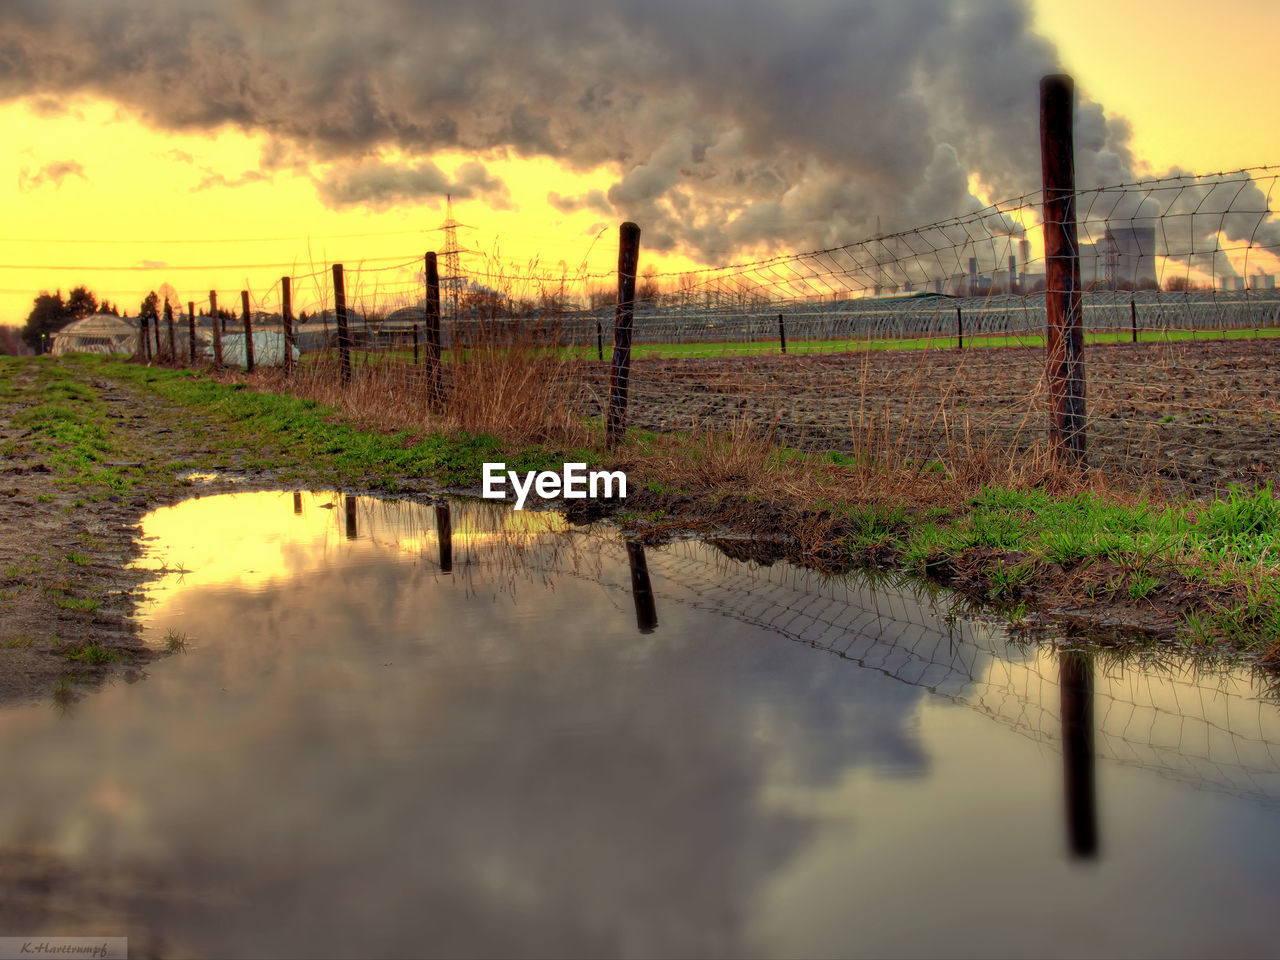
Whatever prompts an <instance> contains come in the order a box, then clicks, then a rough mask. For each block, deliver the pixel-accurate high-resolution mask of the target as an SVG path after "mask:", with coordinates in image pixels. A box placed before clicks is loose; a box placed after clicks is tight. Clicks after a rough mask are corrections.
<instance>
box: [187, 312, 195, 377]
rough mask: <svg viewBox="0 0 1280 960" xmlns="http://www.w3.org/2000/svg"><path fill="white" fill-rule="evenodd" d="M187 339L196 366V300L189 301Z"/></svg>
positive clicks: (188, 352)
mask: <svg viewBox="0 0 1280 960" xmlns="http://www.w3.org/2000/svg"><path fill="white" fill-rule="evenodd" d="M187 341H188V342H187V354H188V356H189V357H190V359H191V365H192V366H193V367H194V366H195V364H196V302H195V301H194V300H188V301H187Z"/></svg>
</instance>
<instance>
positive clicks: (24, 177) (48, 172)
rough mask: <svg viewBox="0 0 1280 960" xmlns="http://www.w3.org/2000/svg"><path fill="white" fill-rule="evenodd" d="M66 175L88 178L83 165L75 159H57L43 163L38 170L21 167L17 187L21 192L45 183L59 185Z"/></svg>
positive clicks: (82, 178)
mask: <svg viewBox="0 0 1280 960" xmlns="http://www.w3.org/2000/svg"><path fill="white" fill-rule="evenodd" d="M67 177H79V178H80V179H81V180H88V179H89V178H88V177H87V176H85V172H84V167H82V166H81V165H80V164H79V163H77V162H76V161H75V160H57V161H55V162H53V163H48V164H45V165H44V166H43V167H41V168H40V169H38V170H32V169H31V168H30V167H23V168H22V169H21V170H19V171H18V189H20V190H22V191H23V192H29V191H31V190H35V189H36V188H37V187H42V186H44V185H45V184H52V185H53V186H55V187H60V186H62V181H63V180H65V179H67Z"/></svg>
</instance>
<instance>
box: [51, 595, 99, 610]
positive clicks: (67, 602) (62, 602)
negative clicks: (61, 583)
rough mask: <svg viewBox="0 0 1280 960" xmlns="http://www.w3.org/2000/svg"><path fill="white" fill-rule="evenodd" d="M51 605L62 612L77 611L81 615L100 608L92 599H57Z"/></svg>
mask: <svg viewBox="0 0 1280 960" xmlns="http://www.w3.org/2000/svg"><path fill="white" fill-rule="evenodd" d="M53 604H54V606H56V607H61V608H62V609H63V610H79V611H80V612H81V613H92V612H93V611H94V610H97V609H98V607H100V606H101V604H100V603H99V602H98V601H97V600H95V599H93V597H58V598H57V599H55V600H54V601H53Z"/></svg>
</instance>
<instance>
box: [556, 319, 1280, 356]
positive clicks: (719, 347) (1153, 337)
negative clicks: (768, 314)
mask: <svg viewBox="0 0 1280 960" xmlns="http://www.w3.org/2000/svg"><path fill="white" fill-rule="evenodd" d="M1255 337H1280V328H1270V327H1268V328H1264V329H1259V330H1253V329H1248V330H1234V329H1233V330H1139V331H1138V342H1139V343H1176V342H1181V341H1184V340H1243V339H1250V340H1251V339H1254V338H1255ZM1131 340H1132V334H1131V333H1130V332H1129V331H1119V332H1110V331H1108V332H1105V333H1086V334H1085V343H1098V344H1103V343H1129V342H1130V341H1131ZM958 346H959V340H958V339H957V338H956V337H941V336H938V337H904V338H893V337H886V338H880V339H870V338H866V337H858V338H846V339H839V340H796V339H792V337H791V336H790V335H788V336H787V355H788V356H790V355H791V354H797V355H803V354H813V353H856V352H866V351H872V352H879V351H886V350H888V351H892V350H954V349H956V348H957V347H958ZM1043 346H1044V337H1042V336H1036V335H1032V334H1007V335H997V334H982V335H979V336H966V337H965V338H964V347H965V349H966V350H968V349H998V348H1002V347H1043ZM564 349H565V350H567V351H569V353H570V354H571V355H572V356H575V357H577V358H579V359H583V360H594V359H596V350H595V347H594V346H592V347H590V348H588V347H566V348H564ZM780 353H781V349H780V347H779V344H778V341H777V340H775V339H769V340H757V341H753V342H739V341H716V342H709V343H669V344H668V343H637V344H633V345H632V347H631V356H632V357H633V358H635V359H638V360H644V359H655V358H670V359H680V358H684V359H689V360H697V359H706V358H710V357H751V356H763V355H770V354H780ZM608 359H609V350H608V344H606V350H605V360H606V361H607V360H608Z"/></svg>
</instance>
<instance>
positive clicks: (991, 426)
mask: <svg viewBox="0 0 1280 960" xmlns="http://www.w3.org/2000/svg"><path fill="white" fill-rule="evenodd" d="M1044 369H1045V362H1044V351H1043V349H1042V348H1039V347H1035V348H1031V347H1028V348H1002V349H969V350H964V351H960V350H930V351H909V350H903V351H874V352H861V353H845V354H791V355H788V356H780V355H771V356H757V357H723V358H712V359H701V360H687V359H680V360H675V359H665V360H639V361H636V362H635V364H634V366H633V369H632V374H631V399H630V403H629V405H628V415H629V419H630V423H631V425H633V426H637V427H642V428H646V429H651V430H670V429H688V428H689V427H691V426H696V425H701V424H708V425H713V426H717V427H725V426H727V425H732V424H737V423H743V422H747V423H752V424H754V425H756V426H762V427H771V428H773V429H775V430H776V431H777V435H778V437H779V439H780V440H781V441H782V442H784V443H786V444H788V445H790V446H795V447H799V448H802V449H811V450H814V449H816V450H839V451H842V452H844V453H848V454H856V453H859V452H862V451H863V450H866V449H873V450H874V449H880V450H886V449H888V450H894V451H896V453H897V455H899V456H902V457H905V458H908V459H927V458H931V457H935V456H941V455H946V452H947V450H948V447H949V445H951V444H956V445H958V446H959V447H961V448H963V449H966V450H973V449H975V448H978V449H980V448H982V447H983V446H984V445H985V444H986V443H987V441H991V442H992V443H993V444H994V446H995V447H997V448H1000V449H1007V448H1010V447H1012V448H1018V447H1026V446H1028V445H1029V444H1031V443H1033V442H1034V441H1036V440H1038V439H1040V438H1043V437H1044V436H1045V435H1046V430H1047V424H1048V423H1049V414H1048V410H1047V406H1046V401H1045V396H1046V390H1045V388H1044V384H1043V381H1042V378H1043V375H1044ZM1278 369H1280V340H1278V339H1265V338H1264V339H1257V340H1254V339H1244V340H1220V341H1201V342H1197V343H1170V344H1162V343H1143V344H1128V343H1121V344H1107V345H1098V344H1091V345H1089V346H1088V347H1087V348H1086V351H1085V384H1086V386H1085V390H1086V398H1087V404H1088V414H1089V434H1088V445H1089V458H1090V463H1091V464H1093V465H1095V466H1099V467H1104V468H1107V469H1108V470H1111V471H1122V472H1124V473H1127V474H1128V475H1129V476H1131V477H1133V478H1134V479H1136V480H1139V481H1144V482H1151V481H1157V482H1159V483H1160V484H1161V485H1162V486H1164V487H1165V488H1166V489H1167V490H1168V492H1170V493H1172V494H1192V495H1196V494H1207V493H1212V492H1214V491H1215V490H1222V489H1223V488H1225V487H1226V486H1227V485H1229V484H1230V483H1242V484H1246V485H1255V484H1258V483H1261V482H1265V481H1274V480H1276V479H1280V379H1278V378H1277V376H1276V371H1277V370H1278ZM606 375H607V373H606ZM595 380H596V381H597V382H596V383H595V384H594V390H593V393H594V395H595V396H596V397H597V398H599V397H605V396H607V386H606V381H605V379H604V378H603V377H602V375H601V373H600V371H596V373H595ZM886 424H887V426H886ZM953 451H954V448H953Z"/></svg>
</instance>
